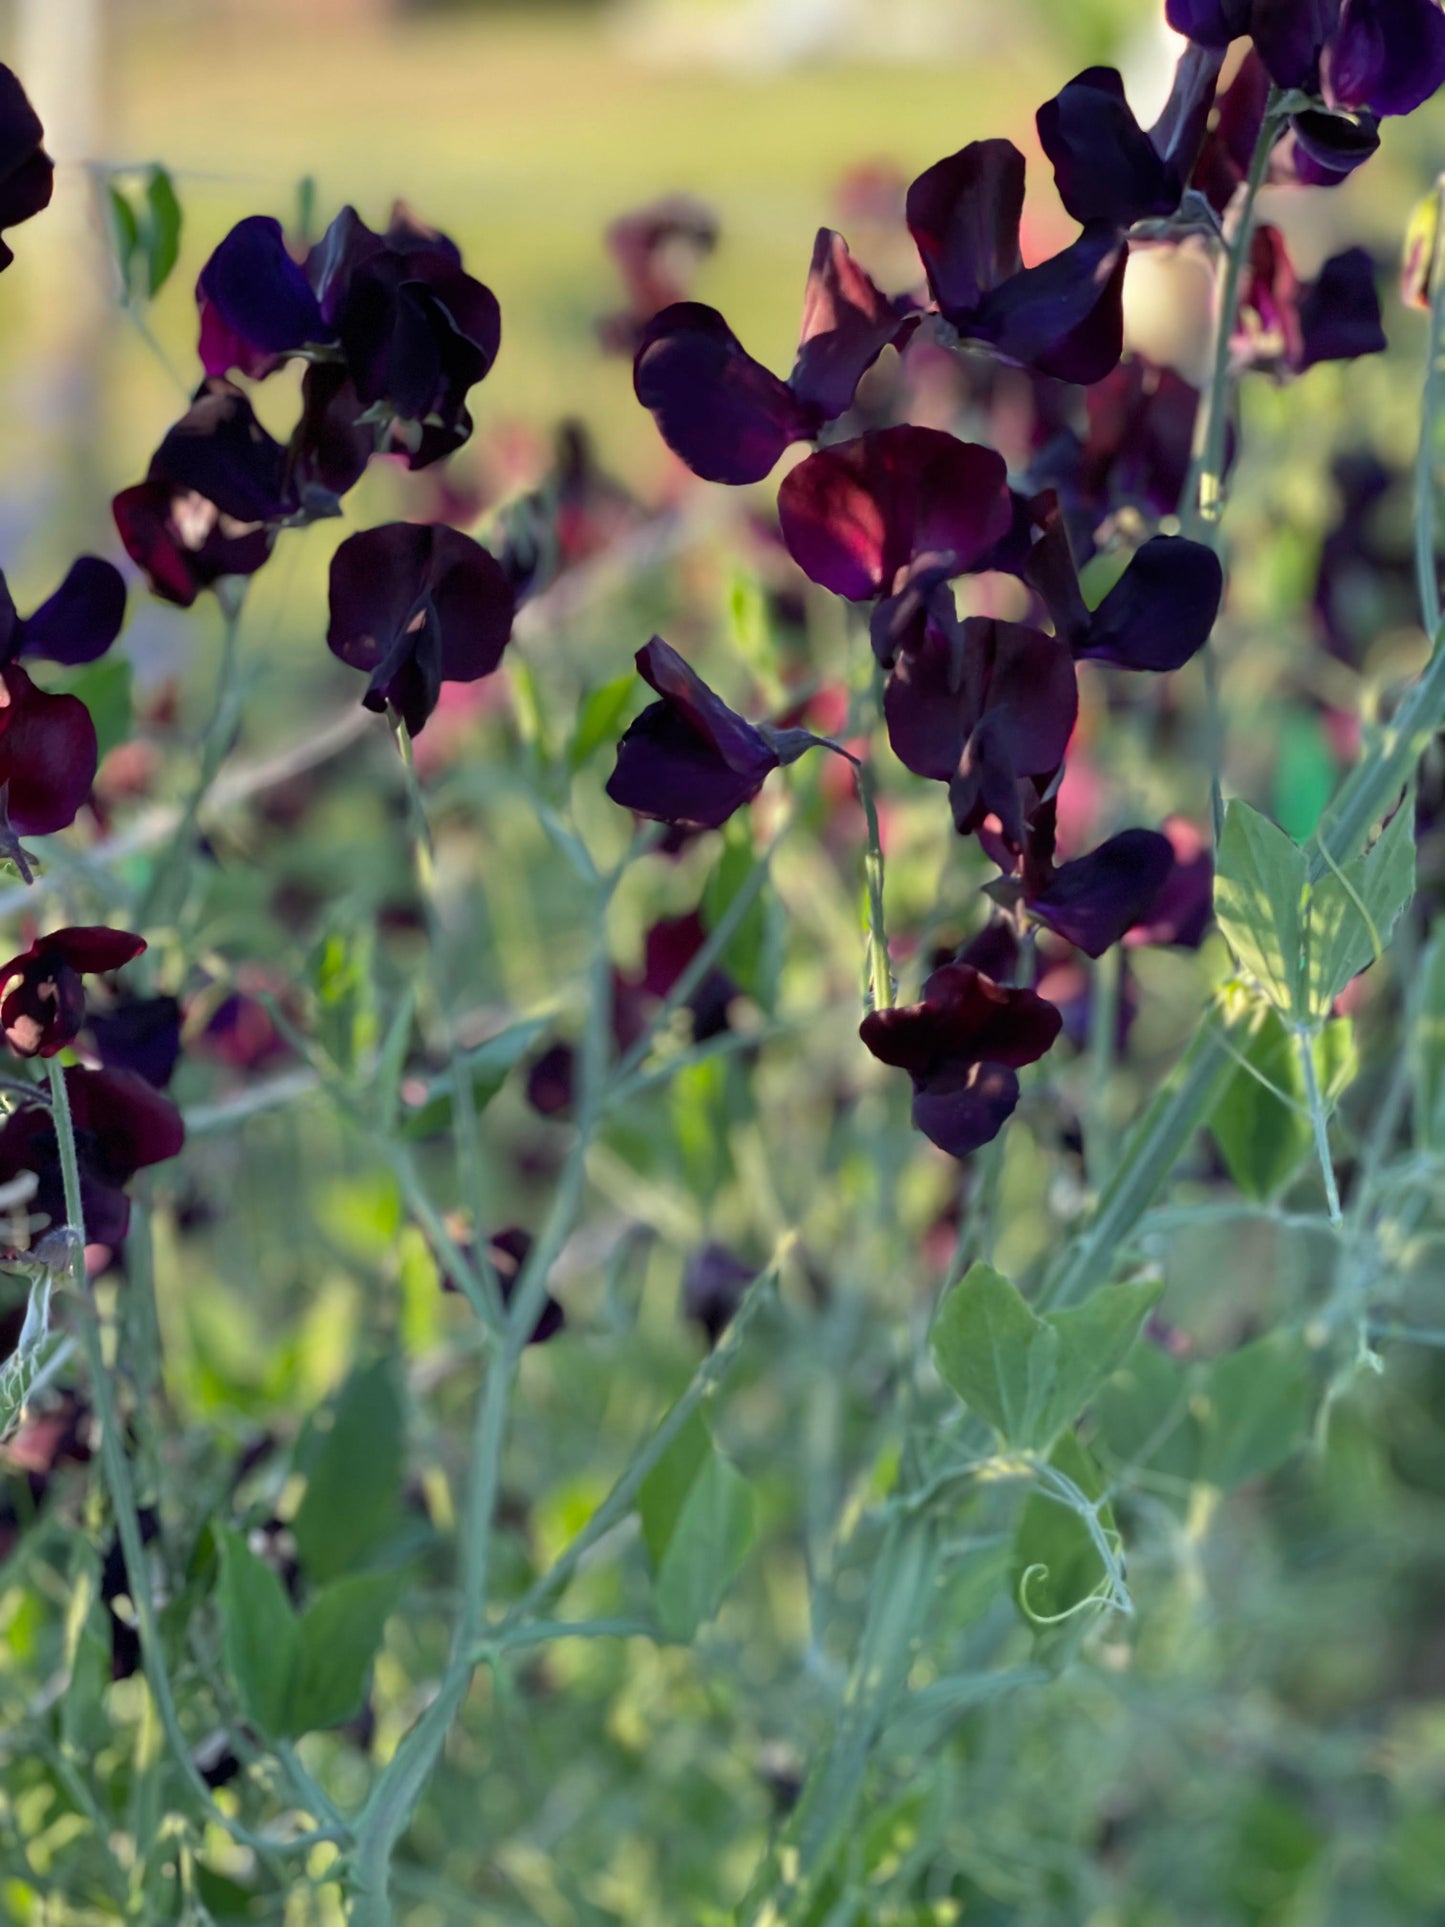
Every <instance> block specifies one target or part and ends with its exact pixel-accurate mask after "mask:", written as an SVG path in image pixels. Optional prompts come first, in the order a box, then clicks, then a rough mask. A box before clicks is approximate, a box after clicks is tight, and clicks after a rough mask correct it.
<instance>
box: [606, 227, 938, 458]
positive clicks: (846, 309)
mask: <svg viewBox="0 0 1445 1927" xmlns="http://www.w3.org/2000/svg"><path fill="white" fill-rule="evenodd" d="M917 323H918V317H917V315H916V314H910V313H905V312H904V311H903V309H902V308H901V307H900V305H899V304H898V303H897V302H894V301H890V300H889V298H888V297H887V296H886V295H885V294H883V293H882V292H881V291H880V290H879V289H878V288H876V287H875V286H874V284H873V282H872V281H871V280H870V279H869V277H868V275H867V274H865V273H864V271H863V269H862V268H860V267H859V265H858V263H857V262H856V261H855V260H854V259H853V257H852V255H851V254H850V253H849V252H848V244H847V243H846V241H844V239H843V237H842V235H841V234H835V233H834V232H833V231H832V230H831V229H830V228H820V229H819V231H818V237H817V240H816V241H815V243H814V246H813V260H812V265H811V266H810V268H809V270H808V282H807V287H806V289H805V291H804V295H803V324H802V329H801V331H800V333H799V337H798V357H797V360H796V361H795V362H794V364H793V372H792V374H791V375H789V377H788V379H787V380H786V381H782V380H780V379H779V377H778V376H777V375H775V374H773V373H772V372H771V370H769V369H767V368H764V367H763V365H762V363H761V362H759V361H754V359H753V357H752V356H751V355H750V354H749V353H748V352H747V350H746V349H745V348H744V347H743V345H742V343H741V342H740V341H739V340H738V338H737V336H736V335H735V334H734V333H733V331H732V329H731V328H729V326H728V324H727V322H726V321H724V319H723V317H722V316H721V315H720V314H719V313H718V311H717V309H716V308H709V307H705V306H704V305H703V304H702V303H701V302H698V301H681V302H676V303H674V305H673V306H671V307H669V308H664V309H663V310H662V311H661V313H660V314H657V315H655V316H654V317H653V319H652V320H651V321H650V322H649V323H648V325H647V326H646V327H645V328H644V329H643V331H642V336H641V339H640V342H639V345H638V349H637V356H636V359H635V361H634V363H633V387H634V388H635V390H636V393H637V399H638V400H639V401H640V402H641V403H642V405H643V407H644V408H646V409H649V410H650V411H651V413H652V417H653V420H654V421H655V422H656V423H657V426H658V430H659V432H660V434H661V435H662V439H663V440H664V441H665V442H666V443H667V445H668V447H669V448H670V449H671V450H672V452H673V453H674V455H676V456H678V457H679V458H680V459H681V460H682V461H684V462H686V464H687V466H688V467H689V468H690V469H691V470H692V472H693V473H694V475H700V476H701V477H702V479H703V480H704V481H705V482H729V483H733V484H739V485H740V484H742V483H746V482H760V481H761V480H762V479H763V477H764V476H765V475H767V474H768V473H769V471H770V470H771V469H772V468H773V466H774V465H775V464H776V462H777V460H778V457H779V456H780V455H781V454H782V452H783V450H784V449H785V448H787V447H788V445H789V444H790V443H792V442H801V441H810V440H812V439H813V438H814V437H816V435H817V434H818V431H819V430H820V429H821V428H822V427H823V426H824V424H825V423H827V422H830V421H835V420H836V419H837V417H838V416H839V415H841V414H843V413H845V411H846V410H847V409H848V408H849V407H851V405H852V401H853V395H854V392H855V390H856V389H857V386H858V383H859V382H860V381H861V380H862V378H863V376H864V375H865V374H866V373H867V371H868V370H869V368H871V367H872V365H873V363H874V362H875V361H876V360H877V359H878V357H879V355H881V354H882V352H883V350H884V349H885V348H886V347H888V346H889V345H890V344H891V345H892V346H894V347H902V346H903V344H904V342H905V341H906V340H907V338H908V336H909V335H910V334H911V332H912V331H913V329H914V328H915V327H916V326H917Z"/></svg>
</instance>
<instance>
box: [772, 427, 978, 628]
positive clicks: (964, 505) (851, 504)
mask: <svg viewBox="0 0 1445 1927" xmlns="http://www.w3.org/2000/svg"><path fill="white" fill-rule="evenodd" d="M778 519H779V521H780V523H781V525H782V531H783V540H784V542H785V543H786V544H787V547H788V551H789V553H790V554H791V555H792V557H793V560H794V561H795V562H797V564H798V565H799V567H800V568H802V569H803V570H804V572H805V573H806V574H807V575H809V576H811V577H812V579H813V581H814V582H817V583H819V584H821V585H822V587H823V588H825V589H830V590H832V592H833V594H834V595H840V596H846V597H847V598H848V599H849V600H850V601H853V602H859V601H864V600H867V599H869V598H871V597H873V596H876V595H880V594H885V593H887V592H889V591H891V590H892V589H893V587H894V584H895V580H896V578H897V577H898V575H899V573H900V571H902V570H904V569H906V568H907V567H908V566H909V564H910V563H911V562H912V561H913V560H914V559H915V558H917V557H923V556H931V557H938V558H939V559H940V561H941V562H943V563H944V564H945V566H946V568H947V572H948V573H950V574H955V575H956V574H960V573H961V572H962V571H963V570H965V569H967V568H970V567H971V566H972V565H973V564H974V563H975V562H977V561H978V560H979V559H980V558H981V557H983V556H984V555H985V554H987V552H988V551H989V550H990V549H992V548H993V547H994V545H995V544H996V543H998V542H999V541H1000V540H1001V539H1002V538H1003V537H1004V536H1005V535H1006V534H1007V533H1008V531H1009V529H1010V528H1011V527H1012V524H1013V507H1012V503H1011V501H1010V498H1009V492H1008V475H1007V470H1006V469H1005V466H1004V463H1003V460H1002V458H1001V457H1000V456H998V455H996V454H994V452H993V450H992V449H987V448H982V447H980V446H978V445H977V444H975V443H972V442H960V441H957V440H955V438H954V437H953V436H952V435H947V434H945V433H943V431H942V430H941V429H936V428H911V427H900V428H882V429H876V430H874V431H873V432H872V433H870V434H867V435H862V436H860V437H858V439H857V440H856V441H851V442H839V443H838V444H837V445H836V446H835V447H833V448H827V449H821V450H819V452H818V453H817V454H815V455H810V456H809V457H808V459H807V460H806V461H804V462H800V463H799V465H798V466H797V467H796V468H795V469H793V470H792V471H791V473H790V474H789V475H787V476H786V477H785V479H784V481H783V485H782V487H781V489H780V490H779V491H778ZM949 557H951V558H952V561H951V562H948V561H947V558H949Z"/></svg>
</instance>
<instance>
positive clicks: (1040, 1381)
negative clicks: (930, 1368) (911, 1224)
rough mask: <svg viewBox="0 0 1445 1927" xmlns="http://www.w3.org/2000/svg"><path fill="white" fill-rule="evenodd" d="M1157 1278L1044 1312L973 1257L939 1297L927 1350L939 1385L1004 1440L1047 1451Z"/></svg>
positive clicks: (1113, 1359) (1131, 1333)
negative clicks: (968, 1268)
mask: <svg viewBox="0 0 1445 1927" xmlns="http://www.w3.org/2000/svg"><path fill="white" fill-rule="evenodd" d="M1163 1288H1164V1287H1163V1285H1162V1284H1158V1283H1150V1284H1126V1285H1107V1286H1105V1287H1104V1288H1103V1289H1102V1290H1100V1291H1096V1292H1094V1293H1093V1295H1092V1296H1091V1297H1090V1298H1088V1299H1087V1300H1086V1301H1085V1302H1084V1303H1083V1304H1082V1305H1080V1306H1078V1307H1077V1309H1075V1310H1072V1311H1057V1312H1050V1313H1048V1314H1046V1315H1045V1316H1044V1317H1042V1318H1040V1317H1039V1316H1038V1314H1037V1313H1036V1312H1034V1311H1033V1310H1031V1309H1030V1307H1029V1306H1028V1305H1027V1304H1026V1303H1025V1301H1024V1299H1023V1297H1022V1296H1021V1294H1020V1293H1019V1292H1018V1291H1017V1290H1016V1289H1015V1287H1014V1286H1013V1285H1011V1284H1010V1283H1009V1281H1008V1279H1007V1278H1005V1277H1003V1276H1001V1275H1000V1273H998V1272H996V1271H994V1270H993V1269H992V1267H991V1266H989V1265H983V1264H977V1265H974V1266H973V1268H972V1270H971V1271H970V1272H969V1273H968V1275H967V1277H966V1278H964V1279H963V1281H962V1283H961V1284H959V1285H957V1286H955V1287H954V1289H953V1290H952V1291H951V1292H950V1293H949V1294H948V1296H947V1298H945V1299H944V1301H943V1304H942V1305H941V1306H940V1308H939V1312H938V1317H937V1320H936V1322H935V1324H934V1327H933V1340H932V1344H933V1357H934V1362H935V1364H936V1365H937V1366H938V1370H939V1372H940V1374H941V1376H942V1377H943V1379H944V1380H945V1382H946V1383H947V1384H948V1385H950V1386H951V1387H952V1389H953V1390H954V1391H955V1392H957V1393H958V1395H959V1397H960V1398H961V1399H962V1400H963V1401H964V1403H965V1404H966V1405H968V1406H970V1407H971V1408H972V1409H973V1410H974V1411H975V1412H977V1413H978V1415H979V1417H980V1418H984V1419H987V1421H988V1423H989V1424H990V1425H991V1426H993V1428H994V1430H995V1431H996V1432H998V1433H999V1435H1000V1436H1001V1437H1002V1438H1003V1440H1004V1442H1005V1443H1006V1444H1007V1445H1010V1446H1014V1447H1017V1448H1018V1449H1019V1450H1020V1451H1031V1452H1047V1451H1048V1450H1049V1448H1050V1446H1051V1445H1052V1444H1053V1443H1054V1441H1055V1440H1056V1439H1057V1438H1058V1436H1059V1434H1060V1433H1061V1432H1063V1431H1064V1430H1065V1428H1066V1427H1068V1426H1070V1425H1072V1424H1073V1422H1074V1420H1075V1419H1077V1418H1078V1417H1079V1415H1080V1413H1081V1412H1082V1411H1083V1410H1084V1407H1085V1406H1086V1405H1087V1404H1088V1403H1089V1401H1090V1400H1091V1399H1092V1398H1093V1396H1094V1394H1095V1393H1096V1392H1097V1391H1098V1390H1099V1388H1100V1386H1101V1385H1103V1383H1104V1381H1105V1380H1106V1379H1107V1378H1108V1377H1109V1375H1110V1373H1111V1372H1113V1371H1114V1369H1115V1368H1116V1367H1117V1366H1118V1365H1119V1364H1120V1363H1121V1362H1122V1361H1123V1360H1124V1358H1125V1357H1126V1356H1127V1355H1128V1353H1129V1351H1130V1348H1131V1347H1132V1346H1133V1344H1134V1341H1135V1339H1136V1338H1137V1337H1138V1336H1139V1332H1140V1329H1141V1327H1142V1326H1143V1323H1144V1320H1145V1319H1146V1318H1147V1317H1148V1316H1149V1313H1150V1311H1151V1310H1152V1309H1153V1307H1154V1305H1155V1303H1156V1302H1157V1300H1158V1298H1159V1294H1160V1292H1161V1291H1162V1290H1163Z"/></svg>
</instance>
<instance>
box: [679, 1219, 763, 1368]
mask: <svg viewBox="0 0 1445 1927" xmlns="http://www.w3.org/2000/svg"><path fill="white" fill-rule="evenodd" d="M757 1275H758V1271H757V1266H756V1265H747V1264H744V1263H743V1261H742V1259H741V1258H739V1257H737V1256H736V1255H735V1254H734V1253H733V1252H731V1251H729V1250H728V1248H727V1246H726V1245H720V1244H706V1245H703V1246H702V1248H701V1249H700V1250H698V1251H695V1252H693V1254H692V1256H691V1257H690V1258H689V1259H688V1261H687V1269H686V1270H685V1271H684V1272H683V1274H682V1309H683V1312H684V1313H685V1314H686V1316H687V1317H688V1318H690V1319H691V1320H692V1321H693V1323H694V1324H695V1325H700V1326H701V1327H702V1329H703V1332H704V1333H705V1334H706V1337H707V1342H708V1347H709V1349H711V1348H712V1347H713V1346H715V1345H716V1344H717V1342H718V1340H719V1339H720V1338H721V1337H722V1335H723V1333H724V1332H725V1331H726V1330H727V1328H728V1326H729V1325H730V1324H731V1323H732V1320H733V1316H734V1314H735V1313H736V1311H737V1308H738V1306H739V1305H740V1304H741V1303H742V1302H743V1298H744V1296H745V1294H746V1292H747V1289H748V1286H749V1285H750V1284H752V1282H753V1280H754V1279H755V1278H756V1277H757Z"/></svg>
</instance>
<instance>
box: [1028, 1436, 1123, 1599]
mask: <svg viewBox="0 0 1445 1927" xmlns="http://www.w3.org/2000/svg"><path fill="white" fill-rule="evenodd" d="M1049 1463H1050V1464H1051V1465H1052V1466H1053V1467H1054V1469H1055V1470H1056V1471H1058V1472H1062V1473H1063V1475H1064V1477H1065V1478H1066V1479H1070V1480H1072V1482H1073V1483H1074V1484H1075V1485H1076V1486H1077V1487H1078V1488H1079V1490H1080V1492H1082V1493H1083V1495H1084V1497H1085V1498H1086V1499H1097V1498H1098V1497H1099V1496H1100V1495H1101V1494H1102V1492H1103V1490H1104V1479H1103V1475H1102V1473H1101V1472H1100V1470H1099V1468H1098V1466H1097V1465H1096V1464H1095V1463H1094V1460H1093V1459H1092V1458H1091V1457H1090V1456H1089V1454H1088V1453H1087V1452H1086V1451H1085V1450H1084V1448H1083V1446H1082V1445H1080V1443H1079V1441H1078V1440H1077V1439H1076V1438H1075V1436H1074V1434H1073V1433H1072V1432H1065V1434H1064V1435H1063V1437H1062V1438H1061V1439H1060V1440H1059V1442H1058V1444H1057V1445H1056V1446H1055V1448H1054V1450H1053V1453H1052V1455H1051V1457H1050V1460H1049ZM1099 1525H1100V1527H1101V1528H1102V1530H1103V1531H1104V1532H1106V1533H1111V1532H1113V1530H1114V1514H1113V1511H1112V1509H1111V1508H1110V1507H1108V1506H1105V1507H1103V1508H1102V1510H1101V1511H1100V1514H1099ZM1106 1576H1107V1575H1106V1571H1105V1567H1104V1562H1103V1560H1102V1559H1101V1558H1100V1556H1099V1549H1098V1547H1097V1546H1096V1545H1095V1543H1094V1540H1093V1537H1092V1535H1091V1534H1090V1532H1089V1528H1088V1526H1087V1525H1086V1524H1085V1522H1084V1520H1083V1519H1081V1518H1080V1516H1079V1514H1078V1513H1077V1512H1074V1511H1072V1510H1070V1508H1069V1507H1068V1506H1067V1505H1065V1504H1064V1503H1062V1501H1060V1500H1059V1499H1055V1498H1051V1497H1050V1496H1049V1495H1048V1494H1047V1493H1045V1492H1043V1491H1040V1490H1038V1489H1037V1488H1035V1490H1034V1491H1032V1492H1030V1494H1029V1496H1028V1498H1027V1499H1026V1500H1025V1501H1024V1507H1023V1511H1022V1513H1021V1514H1020V1515H1019V1524H1018V1531H1017V1533H1016V1535H1015V1537H1014V1557H1013V1584H1014V1598H1015V1600H1016V1601H1017V1603H1018V1606H1019V1610H1020V1611H1021V1612H1022V1613H1023V1615H1024V1617H1025V1618H1026V1619H1029V1620H1034V1621H1037V1620H1040V1619H1055V1618H1058V1617H1060V1616H1061V1615H1062V1614H1065V1613H1069V1612H1072V1611H1073V1610H1074V1609H1075V1608H1076V1607H1078V1606H1079V1605H1081V1604H1082V1603H1083V1602H1084V1601H1085V1600H1086V1599H1090V1598H1092V1597H1093V1596H1094V1595H1095V1594H1096V1593H1098V1592H1099V1591H1100V1589H1101V1587H1102V1586H1103V1584H1104V1581H1105V1579H1106Z"/></svg>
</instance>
